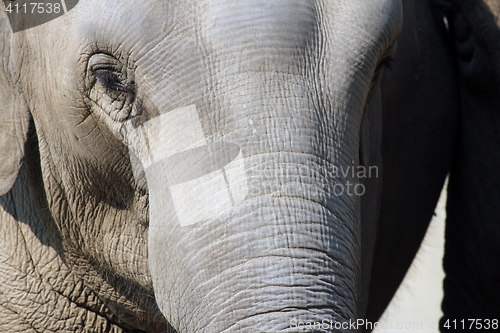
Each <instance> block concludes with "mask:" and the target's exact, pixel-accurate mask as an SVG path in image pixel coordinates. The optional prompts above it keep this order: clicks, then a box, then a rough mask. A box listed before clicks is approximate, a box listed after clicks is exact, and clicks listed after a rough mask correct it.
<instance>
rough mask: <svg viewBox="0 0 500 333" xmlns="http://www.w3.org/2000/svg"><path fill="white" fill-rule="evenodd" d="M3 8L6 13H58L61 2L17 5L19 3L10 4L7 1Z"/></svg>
mask: <svg viewBox="0 0 500 333" xmlns="http://www.w3.org/2000/svg"><path fill="white" fill-rule="evenodd" d="M5 10H6V11H7V12H8V13H14V14H28V13H30V14H52V13H56V14H59V13H60V12H61V4H60V3H58V2H56V3H55V4H52V3H50V2H45V3H44V2H30V3H29V5H28V4H27V3H24V4H22V5H19V3H16V4H12V3H9V4H8V5H7V7H5Z"/></svg>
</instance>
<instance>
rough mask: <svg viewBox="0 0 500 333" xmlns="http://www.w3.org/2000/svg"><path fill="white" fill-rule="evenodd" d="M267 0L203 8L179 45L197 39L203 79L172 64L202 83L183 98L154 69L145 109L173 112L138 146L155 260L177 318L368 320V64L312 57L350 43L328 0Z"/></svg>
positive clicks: (324, 326)
mask: <svg viewBox="0 0 500 333" xmlns="http://www.w3.org/2000/svg"><path fill="white" fill-rule="evenodd" d="M262 4H264V2H262ZM266 6H267V3H266ZM269 6H270V7H269ZM269 6H268V7H269V8H268V7H266V9H265V10H264V9H263V8H261V6H260V5H258V4H256V3H253V2H252V3H251V4H250V3H247V4H245V5H243V4H241V3H238V5H235V6H232V5H231V6H223V5H219V4H212V5H210V6H208V7H207V8H206V9H205V10H204V11H203V12H202V13H200V16H199V19H200V24H199V25H200V28H199V33H197V34H193V36H195V37H196V38H197V39H194V38H195V37H193V40H192V41H191V42H189V38H188V37H186V38H185V39H184V40H183V43H182V46H180V47H186V48H189V49H190V50H193V51H192V52H190V53H187V52H184V54H189V60H190V61H189V63H188V64H187V65H189V69H190V73H196V75H195V74H193V75H190V76H189V78H190V79H192V78H196V80H191V81H189V80H188V81H187V79H186V78H185V77H182V75H183V74H182V73H179V74H176V73H173V74H172V75H171V76H169V77H168V82H186V81H187V82H190V84H189V85H186V87H185V90H186V94H185V95H183V97H182V98H181V99H180V100H179V101H176V103H174V104H172V103H171V102H168V101H169V99H167V98H164V97H163V96H161V93H158V92H157V91H160V90H161V89H164V90H161V91H165V94H170V93H171V91H170V90H173V91H175V90H176V89H180V88H178V87H174V86H171V87H170V90H167V89H166V88H164V84H165V81H164V79H165V77H164V76H159V75H158V76H155V74H151V77H150V79H149V81H148V83H149V85H150V86H153V87H155V89H153V90H151V91H152V92H154V93H152V94H149V96H150V98H151V100H150V101H149V102H147V101H146V102H147V103H146V102H145V103H144V105H145V106H144V108H145V109H148V110H149V109H151V105H154V108H156V109H157V110H160V111H161V112H160V111H159V113H160V114H161V115H160V116H158V117H157V118H154V119H152V120H150V121H148V122H147V123H146V124H145V125H144V126H143V127H144V131H143V132H142V133H145V134H144V135H145V136H149V137H148V138H146V140H142V141H143V142H144V143H145V144H144V145H143V146H144V147H147V148H144V149H143V151H144V152H147V153H145V154H143V156H139V157H140V159H141V161H142V164H143V165H144V166H145V174H146V179H147V183H148V189H149V198H150V204H149V207H150V225H149V239H148V242H149V245H148V246H149V249H148V251H149V252H148V253H149V265H150V271H151V275H152V279H153V284H154V290H155V296H156V300H157V302H158V304H159V307H160V309H161V311H162V313H163V314H164V315H165V317H166V318H167V320H168V321H169V322H170V324H172V326H173V327H174V328H175V329H176V330H177V331H178V332H199V331H204V332H229V331H231V332H233V331H236V332H276V331H290V332H295V331H298V330H300V329H301V328H304V329H309V330H311V331H317V332H327V331H332V330H341V331H346V332H348V331H355V329H354V328H353V327H352V326H350V325H348V324H350V323H349V320H355V319H356V315H357V301H358V300H357V290H358V284H359V275H360V195H362V194H363V193H364V191H363V189H362V188H361V187H360V186H362V184H359V180H358V177H357V174H355V172H354V170H355V168H357V166H358V165H359V145H360V140H359V136H360V132H359V131H360V127H361V119H362V115H363V110H364V108H365V102H366V98H367V95H368V88H369V84H368V83H366V82H365V81H367V80H369V79H370V78H368V77H369V76H370V75H368V74H366V73H365V72H363V71H360V70H359V66H355V65H352V66H351V65H350V64H348V61H349V60H348V59H345V57H346V56H345V54H346V53H347V51H345V50H341V49H335V52H337V53H338V59H339V60H338V61H335V62H325V61H323V59H322V58H321V57H319V56H313V55H318V54H320V52H318V50H317V49H318V48H320V47H321V49H322V50H326V51H324V52H333V50H334V48H333V46H334V45H335V46H338V45H339V44H338V43H336V42H335V41H333V42H331V43H330V41H327V40H326V39H325V36H324V35H322V32H321V31H322V30H321V29H318V24H319V21H318V17H319V16H318V15H317V12H316V8H315V7H314V6H302V5H301V3H299V2H297V8H295V7H293V6H279V5H278V4H273V5H269ZM271 10H273V11H275V12H276V15H274V16H273V15H270V14H269V13H270V11H271ZM227 11H236V12H237V13H235V15H229V14H227ZM283 13H286V14H287V15H284V14H283ZM290 17H292V18H293V19H290ZM235 18H244V19H240V20H237V19H235ZM322 24H323V23H322ZM201 27H211V29H203V28H201ZM338 29H339V31H341V30H342V29H346V28H344V27H339V28H338ZM339 36H342V34H341V33H339ZM338 38H340V37H338ZM342 40H344V39H342ZM342 43H344V42H342ZM195 46H196V47H195ZM198 46H199V47H198ZM355 47H358V46H357V44H352V45H350V44H349V45H347V46H345V48H346V49H349V50H350V48H355ZM197 52H199V53H197ZM352 52H354V51H352ZM356 52H358V51H356ZM360 52H361V51H360ZM165 54H166V55H165V57H167V56H168V55H169V54H170V53H165ZM197 57H198V58H197ZM343 57H344V58H343ZM155 61H157V64H155V66H158V68H161V66H163V65H164V64H165V63H168V61H166V60H163V59H160V58H158V59H156V60H155ZM150 67H153V65H151V66H150ZM176 75H178V76H179V78H177V76H176ZM326 77H328V78H332V79H328V80H327V79H325V78H326ZM182 78H184V80H182ZM137 79H138V81H137V84H138V86H140V85H141V82H139V80H140V77H139V78H137ZM176 80H177V81H176ZM360 81H361V82H364V83H362V84H360V83H359V82H360ZM182 89H184V86H183V87H182ZM146 93H147V92H146ZM144 95H148V94H144ZM148 105H149V106H148ZM162 112H165V113H162ZM140 135H142V134H140ZM140 135H139V136H140ZM139 141H140V140H139ZM139 150H140V149H139ZM148 154H149V155H148ZM139 155H141V154H139ZM144 155H148V156H149V157H145V156H144ZM307 323H309V326H307V325H308V324H307ZM314 323H315V326H314V327H313V326H310V325H314ZM339 325H340V326H339Z"/></svg>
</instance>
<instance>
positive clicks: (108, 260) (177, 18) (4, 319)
mask: <svg viewBox="0 0 500 333" xmlns="http://www.w3.org/2000/svg"><path fill="white" fill-rule="evenodd" d="M415 3H417V2H415ZM415 3H413V2H406V4H405V6H411V5H414V4H415ZM407 8H408V7H406V8H405V11H407ZM401 14H402V7H401V3H400V2H399V1H394V0H379V1H364V0H356V1H342V0H334V1H317V2H315V1H274V2H271V3H268V2H264V1H262V2H261V1H252V2H250V1H247V2H245V1H236V2H234V1H232V2H227V3H226V2H212V1H197V2H191V1H185V2H179V1H169V2H167V1H152V0H150V1H142V2H138V1H130V2H121V3H120V6H114V5H113V4H112V3H109V2H103V1H93V0H88V1H84V0H82V1H80V3H79V4H78V6H77V7H75V8H74V9H73V10H71V11H70V12H69V13H68V14H66V15H64V16H62V17H60V18H57V19H55V20H53V21H51V22H48V23H46V24H44V25H41V26H38V27H36V28H32V29H29V30H26V31H24V32H19V33H16V34H15V35H12V33H11V31H10V28H9V27H8V25H7V19H6V15H5V13H4V12H3V11H2V12H1V13H0V32H1V35H0V39H1V40H0V45H2V47H3V48H2V53H3V56H2V58H0V59H2V62H1V66H0V101H1V104H0V105H1V107H2V109H1V112H2V113H1V114H0V117H1V119H0V120H1V121H0V126H1V133H2V135H1V136H0V151H1V152H2V153H1V154H2V155H1V162H2V163H1V165H0V189H1V192H2V193H1V194H5V195H4V196H2V197H1V198H0V203H1V207H2V210H1V211H0V214H1V215H0V219H1V223H0V228H1V230H0V234H2V235H6V236H5V237H2V238H1V239H0V241H1V244H0V249H1V250H0V258H1V260H0V266H1V271H2V274H1V275H0V279H1V280H0V328H1V330H2V331H17V332H35V331H44V332H64V331H70V332H72V331H82V330H87V331H92V332H122V331H148V332H163V331H166V330H167V331H168V330H171V329H172V327H173V328H175V330H176V331H177V332H197V331H206V332H225V331H228V332H229V331H241V332H259V331H262V332H270V331H296V330H297V329H296V328H290V324H291V320H292V319H296V320H298V321H304V322H307V321H322V320H326V321H336V322H344V321H346V320H349V319H355V318H358V317H363V315H364V312H365V308H366V304H367V299H366V295H368V286H369V281H370V271H371V267H372V265H371V261H372V254H373V252H374V251H373V248H374V247H375V253H377V251H382V255H381V256H380V258H381V259H380V264H378V266H377V265H375V264H376V262H375V264H374V265H373V267H374V268H373V276H374V279H373V282H372V285H373V284H375V285H378V283H380V281H381V280H383V278H380V276H381V274H382V275H383V273H381V272H383V271H385V270H386V269H388V268H389V267H392V266H394V260H393V258H392V257H391V255H389V254H387V252H384V251H385V250H384V248H383V247H382V250H377V248H380V245H376V244H375V239H376V237H375V233H376V230H377V229H376V227H377V216H378V210H379V202H380V201H381V202H382V204H381V205H382V206H381V207H382V219H381V223H380V227H382V228H383V229H384V228H386V229H390V228H391V223H392V224H393V225H399V222H397V221H398V220H397V219H392V218H390V214H389V213H388V212H387V208H385V209H386V210H384V205H389V204H390V203H391V202H392V203H393V207H396V209H395V210H396V211H397V212H398V214H402V215H401V216H407V215H406V214H405V213H406V212H405V210H409V211H417V212H420V211H421V210H422V209H423V213H421V215H420V216H419V217H418V218H415V224H416V225H417V226H418V230H420V233H421V234H419V235H410V236H408V237H410V238H411V239H412V241H411V242H410V243H411V244H413V245H412V246H408V247H406V246H405V248H404V250H405V251H406V253H407V255H406V256H405V262H404V263H403V264H402V265H401V266H400V265H397V266H398V267H402V268H398V272H399V274H400V275H401V272H404V271H405V270H406V267H405V264H409V261H411V258H412V256H413V254H414V250H416V249H415V247H416V245H415V244H418V243H419V241H420V239H419V237H420V236H421V235H423V230H425V227H426V223H428V219H429V217H430V214H431V212H432V209H433V207H434V205H435V201H436V200H437V196H438V193H439V189H440V185H442V182H443V180H444V175H445V172H446V171H445V170H444V169H446V168H447V166H446V163H445V165H444V166H442V165H441V164H440V163H437V162H436V160H435V159H436V158H437V160H438V161H444V162H447V158H448V155H445V156H444V157H442V156H440V155H438V154H437V153H441V152H442V150H443V149H442V148H443V147H446V146H447V145H449V142H452V140H449V139H444V138H448V136H449V135H450V133H451V134H453V131H451V130H450V128H448V124H447V123H445V121H444V120H445V119H447V117H448V116H449V114H448V112H449V110H452V109H453V102H450V103H451V104H446V103H447V101H448V100H451V101H453V100H456V98H450V97H456V96H450V95H452V94H453V93H452V92H450V91H449V90H450V89H449V88H448V86H447V85H446V82H444V83H443V84H442V85H441V83H440V82H442V81H439V80H438V81H437V83H436V86H435V87H434V88H435V89H434V88H433V89H428V90H426V89H427V88H426V85H430V86H431V87H432V83H431V82H435V81H434V79H435V78H434V77H433V75H436V76H437V77H441V75H439V74H443V73H444V72H446V71H447V70H448V69H449V67H446V66H447V65H449V63H447V59H445V60H444V61H443V63H444V65H446V66H445V67H444V69H443V64H439V62H438V64H436V65H435V70H436V71H435V72H434V69H432V67H431V69H430V70H428V71H427V70H424V69H422V70H421V68H425V66H427V65H429V62H430V61H429V59H430V58H432V56H431V55H432V54H433V52H430V54H427V53H426V50H428V48H427V47H430V48H431V49H432V47H433V45H425V43H424V44H419V43H420V42H422V41H424V40H428V38H427V36H428V35H427V34H425V35H424V34H419V33H418V32H417V33H416V32H415V31H416V30H418V28H417V26H412V27H410V28H409V29H411V30H410V31H412V32H413V35H414V36H416V37H415V40H412V41H411V42H407V44H406V42H405V44H404V45H403V46H402V49H403V50H405V49H406V50H407V51H406V52H408V53H409V54H411V55H412V56H411V57H409V59H410V60H411V61H409V62H408V64H411V65H415V66H416V68H418V69H416V73H413V72H412V71H410V72H405V71H403V74H401V68H403V64H404V63H405V62H406V60H407V59H406V58H404V57H403V58H401V59H402V61H401V64H400V65H397V64H396V66H402V67H399V69H398V70H397V71H396V72H395V74H394V77H392V79H391V78H389V79H388V80H387V82H386V83H384V85H385V86H383V87H382V90H381V93H380V92H379V93H376V91H377V88H378V84H379V80H380V77H381V74H382V69H383V63H384V62H385V59H386V58H388V57H390V56H391V55H392V53H393V51H394V48H393V43H394V41H395V39H396V38H397V37H398V35H399V33H400V31H401V22H402V15H401ZM405 14H406V13H405ZM421 15H422V16H421V17H424V18H427V20H428V17H429V15H431V10H430V9H429V8H428V7H424V8H423V9H422V10H421ZM424 21H425V20H424ZM110 22H112V24H110ZM409 22H412V21H411V20H409ZM415 24H417V23H415ZM405 29H408V28H405ZM436 29H437V31H439V29H438V28H434V27H433V26H431V27H430V28H429V34H430V35H431V36H434V34H435V32H436ZM418 31H420V30H418ZM411 35H412V34H411V33H408V35H406V36H407V38H408V39H411V37H408V36H411ZM437 36H438V37H437V42H438V44H437V45H438V51H437V52H438V53H439V52H440V51H439V50H440V49H442V47H443V45H442V40H441V39H440V37H439V36H440V34H439V32H438V34H437ZM433 38H434V37H433ZM427 43H430V42H427ZM405 45H406V46H405ZM415 45H416V46H417V48H416V50H417V51H419V50H420V51H421V52H423V53H422V56H420V53H418V52H417V53H415ZM419 45H425V46H419ZM89 63H93V64H96V63H97V64H100V65H101V67H100V68H98V69H96V68H95V67H92V66H89ZM419 66H422V67H419ZM406 67H408V66H406ZM411 68H414V67H411ZM398 73H400V74H398ZM405 73H406V74H405ZM414 74H415V75H417V74H423V76H422V77H421V78H420V77H418V75H417V76H415V75H414ZM424 74H425V75H424ZM400 76H401V77H400ZM406 76H408V77H409V78H408V77H406ZM391 80H393V81H392V82H391ZM408 80H409V81H408ZM406 84H408V87H407V86H405V85H406ZM391 94H392V95H394V96H400V97H399V99H398V101H399V102H398V103H400V104H401V105H399V104H395V105H393V106H391V104H390V103H389V102H387V99H388V98H389V97H390V96H391ZM425 98H427V99H428V100H430V101H437V102H435V103H434V102H429V104H431V105H427V104H425V103H424V102H422V103H423V104H422V107H420V105H421V104H418V103H417V104H416V105H417V106H418V107H412V104H411V103H412V101H423V100H425ZM110 101H112V102H110ZM370 102H371V103H370ZM443 103H444V104H443ZM193 104H194V105H195V106H196V108H197V110H198V116H199V118H200V121H201V125H202V128H203V131H204V133H205V134H206V135H207V138H208V139H207V140H209V141H210V142H231V143H234V144H237V145H238V146H239V147H240V149H241V153H242V155H243V157H244V163H245V164H244V165H245V169H246V174H247V176H248V186H249V190H250V192H249V193H250V194H249V195H248V196H247V197H246V199H245V200H243V201H242V202H239V203H237V204H235V205H233V207H232V208H231V209H229V210H225V211H223V212H220V213H219V214H218V215H217V216H215V217H213V218H211V219H209V220H208V221H204V222H200V223H196V224H193V225H190V226H186V227H181V226H180V224H179V221H177V220H176V219H170V218H166V217H165V216H158V214H156V215H155V214H154V212H152V213H151V218H150V216H149V208H150V206H149V203H151V202H154V203H158V202H161V203H163V206H162V208H163V209H167V210H168V209H173V208H172V207H173V205H172V198H171V196H170V195H169V193H168V192H167V191H166V192H165V193H164V197H149V196H148V190H147V189H146V188H144V187H143V186H141V184H139V183H140V182H139V181H137V179H135V178H134V176H133V173H132V168H131V163H130V158H129V150H128V147H127V143H128V142H129V141H128V137H127V135H128V132H127V131H124V129H126V128H130V127H133V126H136V125H138V124H139V125H140V124H141V123H142V122H144V121H146V120H148V119H152V118H153V117H154V116H156V115H158V114H166V113H168V112H169V111H172V110H175V109H177V108H180V107H185V106H188V105H193ZM368 105H370V107H369V108H368ZM383 105H385V106H384V107H385V108H387V110H388V111H387V116H386V115H385V113H384V121H386V119H388V120H387V121H388V122H387V124H390V123H391V122H392V123H395V124H398V126H399V125H402V126H404V130H403V131H401V130H400V128H396V127H397V126H387V125H384V128H383V127H382V123H381V119H382V114H381V112H382V109H383V108H382V106H383ZM443 105H445V107H444V109H443ZM399 107H402V108H403V109H399ZM406 108H407V109H406ZM434 111H435V112H437V113H433V112H434ZM406 112H408V113H406ZM405 114H408V118H406V116H402V115H405ZM434 115H435V116H434ZM429 116H430V118H429ZM451 119H452V120H451V123H452V124H454V120H453V119H454V118H453V117H452V118H451ZM386 127H388V128H386ZM452 127H453V125H451V128H452ZM382 129H384V131H385V130H386V129H388V132H387V134H384V137H383V138H382V137H381V135H382V134H381V133H382ZM425 131H428V132H429V135H422V132H424V133H425ZM436 131H437V132H436ZM391 133H392V134H391ZM398 133H399V134H398ZM436 133H437V134H436ZM179 135H182V133H181V134H179ZM391 135H392V136H391ZM382 139H383V140H384V149H385V147H386V146H387V147H388V148H387V149H385V151H386V152H384V154H389V155H391V156H392V159H391V157H389V158H388V161H389V164H390V163H395V165H392V166H391V167H392V171H391V169H390V168H387V170H388V171H387V172H388V174H391V172H395V171H394V170H401V171H400V173H397V174H396V175H395V176H394V179H393V180H391V181H389V182H388V183H389V184H392V185H391V186H392V188H394V187H396V188H399V191H397V192H390V193H388V194H386V196H387V198H386V199H385V198H384V195H382V199H380V198H381V191H382V190H381V177H379V178H371V179H362V180H361V181H363V182H364V183H365V185H366V193H365V194H364V195H363V196H362V197H360V196H356V195H342V196H336V195H333V194H332V193H333V191H332V187H333V185H334V184H336V183H341V184H346V183H347V182H348V181H349V182H350V183H351V184H356V183H357V182H358V181H360V180H358V179H356V177H351V176H350V175H346V176H344V175H342V174H340V177H334V176H335V175H333V173H332V167H333V166H334V165H335V166H337V167H339V168H344V169H345V168H347V166H351V167H352V166H358V165H365V166H374V165H375V166H379V167H380V168H381V167H382V166H381V159H382V156H381V140H382ZM392 140H395V141H392ZM433 141H435V142H437V144H436V143H434V145H437V146H432V147H438V148H436V149H435V150H432V153H433V154H431V155H430V157H429V156H427V155H426V149H427V147H429V146H431V144H430V143H431V142H433ZM387 142H390V143H387ZM426 145H427V146H426ZM408 146H411V147H412V148H410V149H406V148H405V147H408ZM413 146H414V149H413ZM391 147H392V148H391ZM432 147H431V148H432ZM448 148H449V147H448ZM391 149H393V150H391ZM391 151H392V152H393V153H389V152H391ZM398 154H400V155H398ZM421 154H422V155H421ZM384 158H385V156H384ZM414 159H417V160H419V161H421V164H417V165H416V166H415V165H413V164H412V162H411V161H413V160H414ZM23 160H24V164H22V163H21V162H22V161H23ZM428 161H430V162H428ZM384 163H386V162H384ZM398 163H399V164H398ZM386 164H387V163H386ZM21 165H23V166H22V167H21ZM290 166H292V167H290ZM304 166H305V168H303V167H304ZM398 166H401V168H399V167H398ZM420 167H421V168H422V169H420ZM284 168H287V169H286V170H287V173H286V177H284V176H281V174H282V171H283V169H284ZM293 170H295V171H293ZM298 170H300V173H299V171H298ZM270 171H271V172H270ZM274 171H277V172H274ZM294 172H295V173H294ZM383 172H384V173H385V172H386V167H384V170H383ZM381 174H382V173H380V176H381ZM269 175H271V176H269ZM427 175H432V178H431V180H430V183H432V186H431V187H430V188H431V189H432V192H428V191H427V190H428V189H427V188H426V187H425V186H422V183H421V182H422V180H421V179H424V178H425V176H427ZM407 176H409V177H410V178H411V179H412V181H413V182H414V183H416V186H417V187H416V188H415V191H414V192H413V191H412V193H413V194H412V196H414V197H417V198H418V197H420V196H422V195H425V196H427V195H429V198H428V199H427V200H423V202H422V201H419V200H416V201H415V203H413V202H412V201H409V202H410V203H408V202H406V201H405V199H406V198H407V196H405V195H401V192H405V191H407V190H410V191H411V190H412V189H411V188H410V189H408V188H406V186H404V185H401V184H400V181H401V179H406V178H405V177H407ZM16 179H17V182H15V181H16ZM151 180H152V179H151V178H150V179H148V181H149V183H148V184H149V187H150V189H152V188H157V186H158V184H157V183H156V182H152V181H151ZM155 180H156V179H155ZM401 186H402V187H401ZM408 186H412V185H411V184H409V185H408ZM388 188H391V187H388ZM317 189H320V190H319V191H316V190H317ZM426 191H427V192H426ZM313 192H314V195H313V194H312V193H313ZM151 193H153V192H151ZM154 193H158V192H154ZM216 195H218V193H216V192H215V193H214V196H216ZM412 196H410V199H411V197H412ZM182 199H183V200H189V198H182ZM384 202H386V203H384ZM403 203H404V204H405V205H406V206H404V207H402V208H399V207H400V205H402V204H403ZM193 209H196V207H193ZM401 211H402V212H401ZM384 212H385V213H384ZM385 214H387V215H385ZM384 216H385V217H384ZM384 221H396V222H384ZM412 225H413V224H412ZM408 228H409V229H411V228H410V227H408ZM409 229H407V230H409ZM400 237H401V235H396V234H392V233H389V234H388V239H389V240H392V241H394V240H395V239H399V238H400ZM413 237H415V238H413ZM404 238H406V237H404V236H403V239H404ZM420 238H421V237H420ZM413 239H415V240H413ZM382 241H383V243H384V244H386V243H385V240H382ZM389 244H391V245H390V246H389V248H390V249H392V250H394V251H399V250H400V249H399V248H394V244H395V243H394V242H392V243H391V242H389ZM406 266H407V265H406ZM398 277H399V275H398ZM397 284H399V281H398V279H397V278H396V281H394V282H393V283H389V286H388V287H386V290H387V292H388V293H390V292H391V290H392V289H395V288H396V287H397ZM375 288H376V287H375ZM372 289H373V288H372ZM390 296H391V295H390ZM390 296H389V299H390ZM384 302H385V299H384V301H381V302H375V303H374V305H370V304H369V305H368V306H369V309H370V308H373V309H375V310H373V311H375V312H376V311H379V312H380V309H382V310H383V308H384V307H385V304H386V303H384ZM368 313H370V310H368ZM165 318H166V321H165ZM315 331H317V332H324V331H329V329H327V328H324V327H323V328H317V329H316V330H315ZM344 331H346V332H349V331H352V329H350V328H348V329H345V330H344Z"/></svg>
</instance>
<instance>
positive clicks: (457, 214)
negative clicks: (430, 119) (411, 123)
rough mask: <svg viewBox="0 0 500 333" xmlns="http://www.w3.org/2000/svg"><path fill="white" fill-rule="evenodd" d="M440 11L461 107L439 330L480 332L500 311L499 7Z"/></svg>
mask: <svg viewBox="0 0 500 333" xmlns="http://www.w3.org/2000/svg"><path fill="white" fill-rule="evenodd" d="M441 5H442V6H443V10H444V11H445V13H446V14H447V18H448V20H449V25H450V35H451V37H452V38H453V46H454V51H455V52H454V55H455V58H456V62H457V65H458V69H459V74H460V81H459V82H460V102H461V103H460V132H459V133H460V134H459V137H460V139H459V145H458V153H457V158H456V162H455V163H454V166H453V169H452V170H451V173H450V180H449V188H448V203H447V220H446V245H445V256H444V263H443V267H444V270H445V273H446V278H445V280H444V291H445V297H444V301H443V305H442V308H443V313H444V316H443V318H442V320H441V323H440V324H441V329H442V330H443V331H446V327H444V325H445V324H446V323H447V321H448V324H451V325H452V326H451V327H453V323H452V322H450V320H454V319H456V320H457V321H458V322H459V321H460V320H462V319H465V320H466V321H467V320H468V319H469V318H475V319H482V320H484V321H483V322H482V323H481V324H484V327H485V328H487V326H486V325H487V320H490V325H491V320H492V319H498V314H499V313H500V279H499V277H500V260H499V258H500V248H499V246H498V242H499V239H500V223H499V217H500V205H499V202H500V173H499V170H500V145H499V142H500V132H499V128H500V127H499V125H500V113H499V109H500V2H498V1H497V0H457V1H441ZM469 323H470V322H469ZM474 325H476V323H474ZM468 328H469V327H467V329H468ZM474 328H480V327H479V326H474ZM490 329H491V328H490ZM457 331H461V330H457Z"/></svg>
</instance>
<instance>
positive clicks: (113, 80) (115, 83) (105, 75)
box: [93, 68, 128, 91]
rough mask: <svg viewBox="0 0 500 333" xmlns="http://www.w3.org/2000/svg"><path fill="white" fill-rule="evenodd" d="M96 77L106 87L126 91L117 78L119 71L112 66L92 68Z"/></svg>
mask: <svg viewBox="0 0 500 333" xmlns="http://www.w3.org/2000/svg"><path fill="white" fill-rule="evenodd" d="M93 72H94V74H95V76H96V78H97V79H98V80H99V81H100V82H101V84H102V85H103V86H105V87H106V88H108V89H113V90H118V91H128V89H127V88H126V87H125V86H124V85H123V83H122V82H121V80H120V79H119V73H117V72H116V71H115V70H114V69H112V68H98V69H93Z"/></svg>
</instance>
